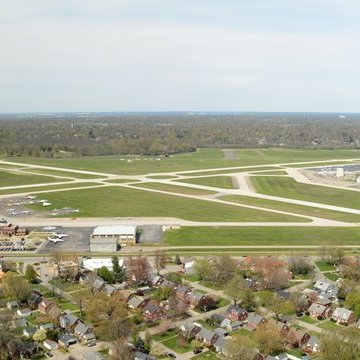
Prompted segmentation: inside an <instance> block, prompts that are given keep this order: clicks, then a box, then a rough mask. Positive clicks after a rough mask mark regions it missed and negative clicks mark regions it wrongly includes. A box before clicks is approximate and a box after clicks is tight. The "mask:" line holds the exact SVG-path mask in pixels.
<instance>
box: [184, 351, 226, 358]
mask: <svg viewBox="0 0 360 360" xmlns="http://www.w3.org/2000/svg"><path fill="white" fill-rule="evenodd" d="M191 359H196V360H203V359H204V360H219V359H220V358H219V357H218V356H217V355H216V353H214V352H213V351H206V352H203V353H202V354H199V355H196V356H193V357H192V358H191Z"/></svg>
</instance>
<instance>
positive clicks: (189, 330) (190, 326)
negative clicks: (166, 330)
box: [179, 322, 202, 339]
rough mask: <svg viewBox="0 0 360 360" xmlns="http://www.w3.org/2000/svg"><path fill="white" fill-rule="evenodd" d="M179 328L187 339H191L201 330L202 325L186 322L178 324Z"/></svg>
mask: <svg viewBox="0 0 360 360" xmlns="http://www.w3.org/2000/svg"><path fill="white" fill-rule="evenodd" d="M179 329H180V331H181V333H182V335H183V336H184V337H186V338H187V339H193V338H194V337H195V336H196V334H198V333H199V332H200V331H201V329H202V326H201V325H200V324H196V323H192V322H187V323H184V324H182V325H180V327H179Z"/></svg>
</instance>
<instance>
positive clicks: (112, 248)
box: [90, 225, 137, 252]
mask: <svg viewBox="0 0 360 360" xmlns="http://www.w3.org/2000/svg"><path fill="white" fill-rule="evenodd" d="M136 233H137V227H136V226H124V225H113V226H97V227H96V228H95V229H94V231H93V233H92V234H91V236H90V251H91V252H116V251H117V250H118V247H119V246H127V245H129V244H136Z"/></svg>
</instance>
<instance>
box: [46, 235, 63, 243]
mask: <svg viewBox="0 0 360 360" xmlns="http://www.w3.org/2000/svg"><path fill="white" fill-rule="evenodd" d="M48 240H49V241H51V242H53V243H54V244H56V243H58V242H61V241H64V239H60V238H52V237H50V236H49V237H48Z"/></svg>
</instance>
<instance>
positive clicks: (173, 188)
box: [134, 182, 215, 195]
mask: <svg viewBox="0 0 360 360" xmlns="http://www.w3.org/2000/svg"><path fill="white" fill-rule="evenodd" d="M134 186H136V187H140V188H145V189H153V190H161V191H168V192H172V193H177V194H187V195H210V194H215V192H214V191H210V190H203V189H196V188H191V187H185V186H178V185H170V184H161V183H155V182H154V183H153V182H146V183H142V184H138V185H134Z"/></svg>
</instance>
